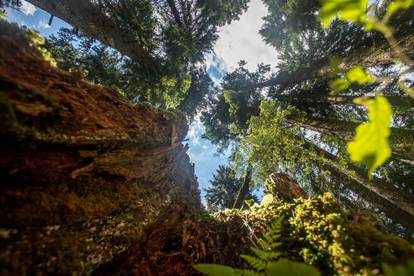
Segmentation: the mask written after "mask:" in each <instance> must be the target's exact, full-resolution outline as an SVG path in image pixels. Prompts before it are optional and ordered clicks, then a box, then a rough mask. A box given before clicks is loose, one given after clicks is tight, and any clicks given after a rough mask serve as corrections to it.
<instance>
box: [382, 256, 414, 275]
mask: <svg viewBox="0 0 414 276" xmlns="http://www.w3.org/2000/svg"><path fill="white" fill-rule="evenodd" d="M383 269H384V274H385V275H386V276H412V275H413V273H414V260H411V261H409V262H408V263H407V264H406V265H403V264H401V265H397V266H392V265H389V264H384V265H383Z"/></svg>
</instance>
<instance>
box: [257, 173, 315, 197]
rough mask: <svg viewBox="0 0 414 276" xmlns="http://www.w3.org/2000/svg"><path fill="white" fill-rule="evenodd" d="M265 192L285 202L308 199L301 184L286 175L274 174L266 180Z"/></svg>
mask: <svg viewBox="0 0 414 276" xmlns="http://www.w3.org/2000/svg"><path fill="white" fill-rule="evenodd" d="M264 192H265V194H272V195H273V196H274V197H276V198H277V199H279V200H281V201H284V202H291V201H293V200H294V199H295V198H301V197H302V198H308V195H307V194H306V192H305V191H304V190H303V189H302V188H301V187H300V186H299V184H298V183H297V182H296V181H295V180H294V179H292V178H291V177H290V176H289V175H287V174H285V173H272V174H271V175H270V176H269V178H268V179H267V180H266V183H265V190H264Z"/></svg>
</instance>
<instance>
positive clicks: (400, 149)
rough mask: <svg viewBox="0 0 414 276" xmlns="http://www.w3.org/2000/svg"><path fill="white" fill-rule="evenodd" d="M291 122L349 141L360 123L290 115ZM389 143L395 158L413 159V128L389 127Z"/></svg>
mask: <svg viewBox="0 0 414 276" xmlns="http://www.w3.org/2000/svg"><path fill="white" fill-rule="evenodd" d="M288 120H289V121H290V122H291V123H292V124H296V125H299V126H301V127H303V128H306V129H309V130H313V131H316V132H319V133H321V134H324V135H330V136H336V137H338V138H339V139H341V140H343V141H350V140H352V139H353V138H354V136H355V129H356V128H357V127H358V125H359V124H360V123H357V122H348V121H341V120H337V119H325V118H323V119H321V118H316V117H309V116H308V117H305V118H298V117H296V116H290V117H289V118H288ZM389 143H390V146H391V148H392V151H393V152H394V153H396V157H397V158H402V159H403V160H404V159H405V160H407V161H414V147H413V145H414V130H411V129H403V128H391V136H390V138H389Z"/></svg>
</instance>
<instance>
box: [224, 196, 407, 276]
mask: <svg viewBox="0 0 414 276" xmlns="http://www.w3.org/2000/svg"><path fill="white" fill-rule="evenodd" d="M216 217H217V218H218V219H223V220H225V221H228V220H230V219H232V218H233V219H234V218H235V217H237V218H240V219H243V220H244V221H245V222H246V223H247V224H248V225H249V226H250V227H252V228H253V229H262V225H263V224H265V225H267V224H268V223H271V222H274V221H275V220H277V219H279V218H280V217H284V219H283V220H282V230H283V231H281V235H280V236H279V238H278V239H277V242H280V245H278V247H277V249H276V251H274V252H278V253H279V254H280V256H279V257H280V258H281V259H283V258H286V259H289V260H294V261H296V262H301V263H306V264H308V265H312V266H314V267H316V268H318V269H319V270H320V271H321V272H322V274H323V275H361V274H362V275H364V274H366V272H367V271H368V272H369V271H381V270H382V264H383V263H389V264H391V265H393V266H394V265H395V264H400V263H404V262H405V261H407V260H409V259H410V258H412V256H413V254H414V248H413V246H412V245H411V244H410V243H408V242H407V241H405V240H403V239H401V238H399V237H396V236H392V235H388V234H384V233H382V232H381V231H380V230H379V229H378V225H377V224H376V222H374V221H372V220H371V219H369V217H368V216H366V215H365V214H364V213H362V212H356V213H352V212H349V211H345V210H344V209H343V208H341V207H340V206H339V204H338V202H337V201H336V200H335V198H334V196H333V195H332V194H331V193H325V194H324V195H322V196H318V197H313V198H310V199H304V198H300V199H296V200H295V201H294V202H292V203H285V202H279V201H277V200H274V201H272V202H267V204H261V205H255V206H253V207H252V208H251V209H249V210H243V211H234V210H226V211H223V212H221V213H219V214H216ZM268 232H271V231H266V233H268ZM276 232H278V231H277V230H276ZM255 258H256V255H255ZM256 259H257V258H256ZM279 261H280V260H279ZM312 271H314V270H313V269H311V271H309V272H308V273H312ZM303 275H307V274H303Z"/></svg>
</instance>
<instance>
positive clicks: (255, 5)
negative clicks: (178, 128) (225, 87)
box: [7, 0, 277, 198]
mask: <svg viewBox="0 0 414 276" xmlns="http://www.w3.org/2000/svg"><path fill="white" fill-rule="evenodd" d="M266 13H267V11H266V8H265V6H264V5H263V4H262V2H261V0H251V1H250V3H249V9H248V10H247V12H246V13H244V14H243V15H241V16H240V20H238V21H233V22H232V23H231V24H230V25H226V26H223V27H221V28H220V30H219V39H218V41H217V42H216V45H215V48H214V53H213V54H210V55H209V56H208V58H207V62H206V63H207V67H208V72H209V74H210V77H211V78H212V79H213V80H214V82H215V83H216V84H219V83H220V79H221V78H222V77H223V75H224V74H225V73H226V72H231V71H233V70H234V69H235V68H236V67H237V63H238V62H239V61H240V60H241V59H243V60H245V61H247V66H246V67H247V68H248V69H249V70H252V71H254V70H255V69H256V67H257V64H259V63H265V64H270V65H272V66H274V65H276V63H277V57H276V51H275V50H274V49H273V48H271V47H270V46H268V45H266V44H265V43H264V42H263V41H262V38H261V37H260V35H259V33H258V31H259V29H260V27H261V25H262V19H261V18H262V17H263V16H265V15H266ZM49 18H50V14H48V13H47V12H44V11H43V10H41V9H39V8H36V7H35V6H33V5H32V4H30V3H28V2H26V1H22V7H21V10H20V11H16V10H10V9H9V10H8V16H7V20H8V21H11V22H16V23H18V24H19V25H25V26H27V27H28V28H33V29H36V30H38V31H39V32H40V33H41V34H42V35H43V36H45V37H47V36H49V35H51V34H55V33H56V32H57V31H58V30H59V29H60V28H62V27H67V28H68V27H70V26H69V25H68V24H66V23H65V22H63V21H62V20H60V19H58V18H56V17H55V18H54V19H53V22H52V25H51V26H49V25H48V21H49ZM203 132H204V128H203V125H202V123H201V122H200V120H199V117H197V118H196V120H195V121H194V122H193V123H192V124H191V125H190V129H189V132H188V135H187V138H188V140H189V141H188V143H189V146H190V149H189V155H190V159H191V161H192V162H194V164H195V171H196V175H197V177H198V182H199V188H200V191H201V196H202V198H204V195H205V192H204V189H206V188H207V187H209V180H211V179H212V176H213V173H214V172H215V171H216V169H217V168H218V166H219V165H220V164H226V163H227V158H226V156H225V154H224V155H220V156H219V155H217V153H216V152H217V149H216V147H215V146H214V145H212V144H211V143H210V142H209V141H208V140H206V139H202V138H201V136H202V134H203Z"/></svg>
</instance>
